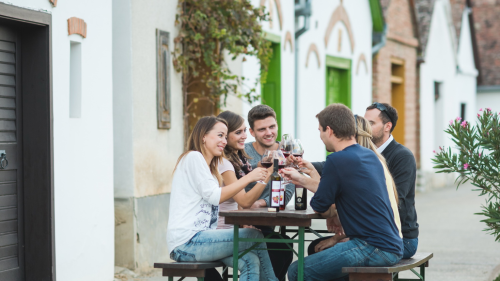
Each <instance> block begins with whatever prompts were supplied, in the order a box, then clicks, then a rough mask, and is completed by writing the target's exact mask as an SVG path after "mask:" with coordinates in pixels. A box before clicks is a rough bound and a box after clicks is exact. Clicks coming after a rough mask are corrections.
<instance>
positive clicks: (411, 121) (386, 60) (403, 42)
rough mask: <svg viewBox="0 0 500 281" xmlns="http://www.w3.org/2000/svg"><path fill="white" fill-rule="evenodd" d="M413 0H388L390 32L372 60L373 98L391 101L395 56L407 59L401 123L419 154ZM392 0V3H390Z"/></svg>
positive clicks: (406, 140)
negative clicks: (403, 118) (402, 120)
mask: <svg viewBox="0 0 500 281" xmlns="http://www.w3.org/2000/svg"><path fill="white" fill-rule="evenodd" d="M411 2H412V1H410V0H391V1H390V2H389V1H385V3H386V4H388V6H386V7H385V8H386V10H385V13H386V17H385V19H386V21H387V24H388V26H389V30H390V34H388V36H387V37H388V39H389V40H387V43H386V45H385V46H384V47H383V48H382V49H380V51H379V52H378V53H377V55H376V56H374V57H373V62H372V75H373V76H372V78H373V79H372V83H373V87H372V89H373V96H372V97H373V101H378V102H386V103H389V104H390V103H391V101H392V91H391V90H392V83H391V75H392V68H391V57H395V58H399V59H402V60H403V61H404V68H405V73H404V87H405V108H404V109H405V122H404V124H402V123H399V122H398V124H397V126H405V146H406V147H408V148H409V149H410V150H411V151H412V152H413V154H414V155H415V156H417V157H418V155H419V153H418V151H419V149H420V148H419V145H418V128H417V126H418V120H417V119H418V112H417V110H418V104H419V100H418V93H417V90H418V89H417V87H418V85H417V79H418V77H417V74H418V73H417V49H418V47H417V46H418V40H417V39H415V37H416V34H415V29H414V26H413V20H412V15H411V13H412V8H411ZM389 3H390V4H389Z"/></svg>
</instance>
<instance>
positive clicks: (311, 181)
mask: <svg viewBox="0 0 500 281" xmlns="http://www.w3.org/2000/svg"><path fill="white" fill-rule="evenodd" d="M282 172H283V174H285V176H286V177H287V178H288V179H290V180H291V181H292V183H293V184H294V185H300V186H303V187H305V188H307V189H308V190H310V191H312V192H314V193H316V190H317V189H318V185H319V182H320V179H318V178H309V177H306V176H304V175H301V174H300V173H299V172H298V171H297V170H295V169H294V168H285V169H283V170H282Z"/></svg>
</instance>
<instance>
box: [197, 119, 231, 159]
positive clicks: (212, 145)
mask: <svg viewBox="0 0 500 281" xmlns="http://www.w3.org/2000/svg"><path fill="white" fill-rule="evenodd" d="M226 136H227V127H226V125H225V124H223V123H220V122H217V123H215V125H214V126H213V128H212V129H211V130H210V131H208V133H207V134H206V135H205V136H204V137H203V143H204V144H203V145H204V146H205V150H206V153H208V154H210V156H212V157H217V156H221V155H222V152H223V151H224V147H226V144H227V139H226Z"/></svg>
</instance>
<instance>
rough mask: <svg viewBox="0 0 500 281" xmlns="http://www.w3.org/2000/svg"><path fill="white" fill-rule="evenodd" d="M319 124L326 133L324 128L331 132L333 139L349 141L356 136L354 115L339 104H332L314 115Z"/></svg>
mask: <svg viewBox="0 0 500 281" xmlns="http://www.w3.org/2000/svg"><path fill="white" fill-rule="evenodd" d="M316 118H318V121H319V124H320V125H321V127H323V131H326V127H327V126H328V127H330V129H332V130H333V134H334V135H335V137H337V138H339V139H341V140H349V139H351V137H353V136H354V135H356V128H355V126H354V115H352V111H351V110H350V109H349V108H348V107H347V106H345V105H343V104H341V103H333V104H330V105H329V106H327V107H325V109H323V110H321V112H320V113H318V114H317V115H316Z"/></svg>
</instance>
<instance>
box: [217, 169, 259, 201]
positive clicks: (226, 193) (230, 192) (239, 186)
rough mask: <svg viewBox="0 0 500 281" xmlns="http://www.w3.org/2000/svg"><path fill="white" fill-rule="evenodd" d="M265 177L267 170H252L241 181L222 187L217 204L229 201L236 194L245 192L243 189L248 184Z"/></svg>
mask: <svg viewBox="0 0 500 281" xmlns="http://www.w3.org/2000/svg"><path fill="white" fill-rule="evenodd" d="M235 177H236V176H235ZM267 177H268V172H267V169H264V168H256V169H254V170H253V171H251V172H250V173H248V174H247V175H245V176H244V177H242V178H241V179H239V180H237V181H235V182H233V183H231V184H229V185H226V186H224V187H222V189H221V195H220V201H219V203H222V202H224V201H227V200H229V199H230V198H232V197H234V196H235V195H236V194H238V193H239V192H240V191H243V192H245V191H244V190H243V189H244V188H245V187H246V186H247V185H248V184H250V183H252V182H254V181H258V180H265V179H266V178H267Z"/></svg>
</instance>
